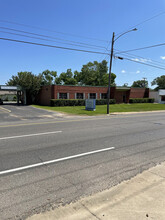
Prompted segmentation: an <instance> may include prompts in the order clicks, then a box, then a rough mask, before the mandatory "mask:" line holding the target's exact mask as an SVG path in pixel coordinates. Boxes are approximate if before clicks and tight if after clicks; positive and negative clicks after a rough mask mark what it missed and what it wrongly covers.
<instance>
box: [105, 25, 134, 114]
mask: <svg viewBox="0 0 165 220" xmlns="http://www.w3.org/2000/svg"><path fill="white" fill-rule="evenodd" d="M131 31H137V29H136V28H134V29H131V30H129V31H126V32H124V33H122V34H120V35H119V36H118V37H117V38H116V39H115V33H114V32H113V35H112V43H111V54H110V55H111V56H110V64H109V81H108V95H107V114H109V100H110V97H111V96H110V94H111V68H112V58H113V45H114V42H115V41H116V40H118V39H119V38H120V37H121V36H123V35H124V34H127V33H128V32H131ZM118 58H119V59H123V58H121V57H118Z"/></svg>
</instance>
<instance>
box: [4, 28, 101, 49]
mask: <svg viewBox="0 0 165 220" xmlns="http://www.w3.org/2000/svg"><path fill="white" fill-rule="evenodd" d="M0 29H5V30H10V31H15V32H19V33H24V34H30V35H35V36H39V37H45V38H49V39H56V40H60V41H67V42H71V43H76V44H81V45H87V46H94V47H98V48H103V49H105V47H103V46H100V45H94V44H88V43H84V42H78V41H72V40H66V39H62V38H58V37H53V36H49V35H44V34H38V33H34V32H28V31H23V30H19V29H14V28H8V27H2V26H0Z"/></svg>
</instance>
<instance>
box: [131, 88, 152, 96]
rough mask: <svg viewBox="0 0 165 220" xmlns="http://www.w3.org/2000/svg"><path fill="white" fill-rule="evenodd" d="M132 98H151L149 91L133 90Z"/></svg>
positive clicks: (142, 89)
mask: <svg viewBox="0 0 165 220" xmlns="http://www.w3.org/2000/svg"><path fill="white" fill-rule="evenodd" d="M130 98H149V89H146V88H131V90H130Z"/></svg>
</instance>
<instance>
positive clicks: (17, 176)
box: [0, 106, 165, 219]
mask: <svg viewBox="0 0 165 220" xmlns="http://www.w3.org/2000/svg"><path fill="white" fill-rule="evenodd" d="M3 107H5V109H8V110H9V107H8V106H3ZM12 108H13V107H12ZM10 111H11V112H9V111H6V112H5V110H2V109H1V110H0V112H1V113H0V119H1V120H0V213H1V219H25V218H26V217H28V216H30V215H32V214H34V213H38V212H41V211H45V210H48V209H52V208H55V207H57V206H58V205H60V204H66V203H69V202H72V201H75V200H77V199H79V198H80V197H84V196H87V195H90V194H93V193H95V192H98V191H102V190H104V189H107V188H110V187H111V186H113V185H116V184H118V183H120V182H121V181H123V180H126V179H129V178H131V177H133V176H135V175H136V174H138V173H140V172H142V171H143V170H145V169H148V168H149V167H152V166H155V164H158V163H160V162H162V161H164V160H165V135H164V134H165V113H163V112H157V113H140V114H127V115H111V116H97V117H83V118H81V117H77V118H74V117H72V118H58V117H56V116H55V115H51V114H52V113H50V115H51V118H49V117H45V118H44V117H43V118H42V119H41V117H40V115H43V112H42V110H41V112H37V111H38V110H35V109H33V110H32V108H31V107H29V108H25V109H24V111H32V112H31V114H33V111H34V115H35V114H36V113H37V115H36V116H35V118H34V119H33V120H32V119H31V118H26V120H22V118H23V117H24V116H23V115H24V114H23V113H22V115H21V114H19V115H18V117H17V118H16V117H15V120H13V118H12V114H14V113H13V112H12V111H14V108H13V109H12V110H11V109H10ZM20 111H21V110H20ZM47 114H49V112H46V111H45V112H44V115H47ZM1 115H3V117H1ZM27 115H28V114H27ZM4 116H5V117H4ZM9 116H10V117H9ZM31 117H33V115H31ZM2 118H3V119H2ZM4 118H6V121H4ZM16 119H17V120H16Z"/></svg>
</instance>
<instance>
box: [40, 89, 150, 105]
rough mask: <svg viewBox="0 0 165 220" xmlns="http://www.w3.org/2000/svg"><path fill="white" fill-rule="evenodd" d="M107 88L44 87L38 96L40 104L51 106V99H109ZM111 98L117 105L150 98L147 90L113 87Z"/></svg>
mask: <svg viewBox="0 0 165 220" xmlns="http://www.w3.org/2000/svg"><path fill="white" fill-rule="evenodd" d="M107 91H108V89H107V87H105V86H72V85H51V86H42V87H41V90H40V92H39V95H38V104H40V105H50V99H107ZM110 96H111V97H110V98H111V99H115V100H116V103H129V99H130V98H149V89H147V88H129V87H111V92H110Z"/></svg>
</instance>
